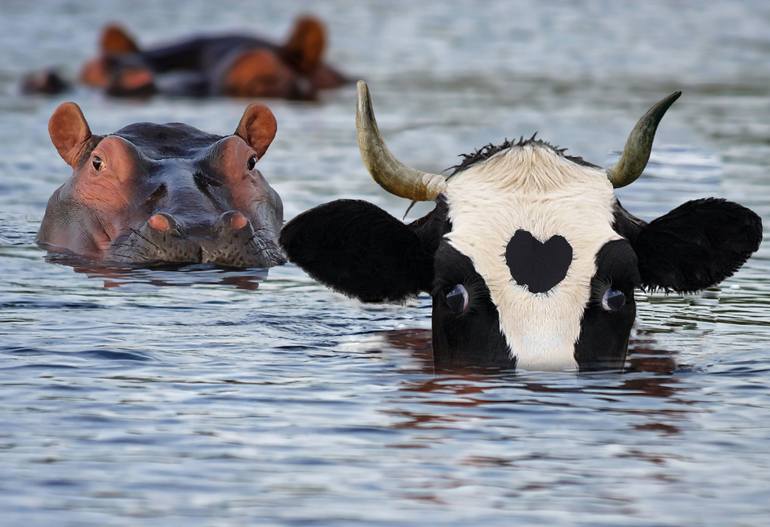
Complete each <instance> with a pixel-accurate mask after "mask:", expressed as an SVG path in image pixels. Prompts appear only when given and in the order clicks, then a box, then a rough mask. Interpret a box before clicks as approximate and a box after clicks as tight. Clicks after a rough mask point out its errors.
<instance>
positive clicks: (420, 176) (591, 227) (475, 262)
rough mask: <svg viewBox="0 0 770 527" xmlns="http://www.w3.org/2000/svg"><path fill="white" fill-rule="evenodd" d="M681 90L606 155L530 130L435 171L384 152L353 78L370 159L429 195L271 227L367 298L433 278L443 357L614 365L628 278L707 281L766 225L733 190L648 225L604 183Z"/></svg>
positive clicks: (640, 154) (531, 365) (406, 193)
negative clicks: (604, 162) (528, 135)
mask: <svg viewBox="0 0 770 527" xmlns="http://www.w3.org/2000/svg"><path fill="white" fill-rule="evenodd" d="M678 95H679V94H678V93H677V94H674V95H672V96H670V97H668V98H666V99H664V100H663V101H661V103H659V104H657V105H655V106H654V107H653V108H651V109H650V111H649V112H648V113H647V114H646V115H645V116H644V117H643V118H642V119H641V120H640V122H639V123H638V124H637V126H636V128H635V129H634V131H633V132H632V134H631V137H630V138H629V141H628V143H627V144H626V148H625V150H624V153H623V155H622V156H621V159H620V161H619V162H618V164H617V165H615V166H614V167H612V168H611V169H609V170H604V169H601V168H599V167H597V166H595V165H592V164H590V163H587V162H585V161H583V160H582V159H580V158H577V157H572V156H567V155H566V154H565V152H564V150H561V149H557V148H555V147H553V146H551V145H549V144H548V143H545V142H543V141H540V140H537V139H535V138H534V137H533V138H532V139H528V140H524V139H522V140H519V141H518V142H514V143H511V142H508V141H506V142H505V143H503V144H502V145H499V146H488V147H485V148H483V149H481V150H479V151H477V152H475V153H474V154H471V155H469V156H465V159H464V161H463V162H462V163H461V164H460V165H459V166H458V167H456V170H455V173H454V174H453V175H451V176H450V177H448V178H445V177H443V176H440V175H434V174H427V173H423V172H419V171H416V170H414V169H411V168H408V167H405V166H403V165H402V164H400V163H399V162H398V161H397V160H396V159H395V158H394V157H393V156H392V155H391V154H390V152H389V151H388V150H387V147H386V146H385V145H384V143H383V142H382V140H381V138H380V137H379V132H378V130H377V127H376V122H375V121H374V115H373V112H372V109H371V103H370V100H369V96H368V91H367V89H366V86H365V85H362V84H360V85H359V112H358V118H357V123H358V128H359V145H360V147H361V151H362V155H363V158H364V161H365V164H366V165H367V166H368V168H369V170H370V172H371V173H372V175H373V176H374V178H375V180H377V181H378V182H379V183H380V184H381V185H382V186H383V187H385V188H386V189H387V190H389V191H390V192H392V193H394V194H397V195H400V196H403V197H407V198H411V199H422V200H427V199H434V200H436V203H437V205H436V208H435V209H434V210H433V211H432V212H431V213H430V214H428V215H427V216H425V217H424V218H421V219H420V220H417V221H416V222H414V223H412V224H410V225H404V224H403V223H402V222H400V221H398V220H396V219H395V218H393V217H391V216H390V215H388V214H387V213H385V212H384V211H382V210H381V209H378V208H377V207H375V206H373V205H371V204H368V203H365V202H360V201H350V200H339V201H336V202H332V203H329V204H326V205H322V206H321V207H318V208H316V209H313V210H310V211H308V212H306V213H304V214H302V215H300V216H298V217H297V218H295V219H294V220H293V221H292V222H290V223H289V224H287V225H286V227H285V228H284V230H283V232H282V235H281V242H282V244H283V245H284V247H285V248H286V251H287V253H288V255H289V258H290V259H291V260H292V261H294V262H296V263H297V264H298V265H300V266H301V267H303V268H304V269H306V270H307V271H308V272H309V273H310V274H311V275H313V276H314V277H316V278H317V279H319V280H320V281H322V282H324V283H326V284H329V285H331V286H332V287H334V288H335V289H338V290H340V291H342V292H344V293H346V294H349V295H352V296H355V297H357V298H360V299H362V300H364V301H372V302H381V301H398V300H403V299H404V298H406V297H408V296H410V295H415V294H417V293H419V292H420V291H426V292H430V294H431V295H432V297H433V311H432V325H433V347H434V357H435V360H436V362H437V363H438V365H439V366H442V365H450V364H451V365H455V364H472V365H480V366H486V365H498V366H499V365H502V366H516V367H519V368H524V369H539V370H544V369H545V370H552V369H563V368H575V367H579V368H581V369H595V368H607V367H613V368H615V367H621V366H622V364H623V363H624V360H625V354H626V349H627V346H628V337H629V334H630V331H631V327H632V325H633V322H634V318H635V314H636V306H635V302H634V290H635V289H636V288H637V287H643V288H648V289H656V288H660V289H664V290H673V291H697V290H700V289H703V288H705V287H709V286H711V285H714V284H716V283H718V282H719V281H721V280H723V279H724V278H725V277H727V276H729V275H730V274H732V273H733V272H734V271H735V270H736V269H737V268H738V267H740V265H741V264H743V262H744V261H745V260H746V259H747V258H748V257H749V255H750V254H751V253H752V252H754V251H755V250H756V249H757V247H758V245H759V241H760V239H761V232H762V228H761V221H760V219H759V217H758V216H757V215H756V214H754V213H753V212H751V211H750V210H748V209H746V208H744V207H741V206H740V205H737V204H734V203H729V202H726V201H723V200H717V199H706V200H697V201H692V202H688V203H686V204H684V205H682V206H680V207H678V208H677V209H675V210H673V211H671V212H670V213H669V214H666V215H665V216H662V217H661V218H658V219H656V220H654V221H652V222H650V223H649V224H648V223H645V222H643V221H641V220H639V219H637V218H635V217H633V216H632V215H630V214H629V213H628V212H626V211H625V210H624V209H623V207H622V206H621V205H620V203H619V202H618V200H617V198H616V197H615V194H614V191H613V188H614V187H617V186H622V185H625V184H628V183H630V182H631V181H633V180H634V179H636V178H637V177H638V176H639V175H640V174H641V172H642V170H643V169H644V165H645V164H646V161H647V159H648V157H649V152H650V148H651V146H652V139H653V135H654V132H655V129H656V127H657V124H658V122H659V120H660V118H661V117H662V115H663V113H665V111H666V109H667V108H668V107H669V106H670V105H671V104H672V103H673V101H674V100H675V99H676V98H677V97H678Z"/></svg>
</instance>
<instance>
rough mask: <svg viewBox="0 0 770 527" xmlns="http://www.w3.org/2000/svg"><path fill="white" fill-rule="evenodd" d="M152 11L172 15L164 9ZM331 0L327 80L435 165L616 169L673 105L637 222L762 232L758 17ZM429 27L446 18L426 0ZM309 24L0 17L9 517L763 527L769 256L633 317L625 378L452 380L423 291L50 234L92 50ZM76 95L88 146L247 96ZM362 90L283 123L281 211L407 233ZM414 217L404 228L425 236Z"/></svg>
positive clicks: (3, 435)
mask: <svg viewBox="0 0 770 527" xmlns="http://www.w3.org/2000/svg"><path fill="white" fill-rule="evenodd" d="M159 4H162V5H159ZM423 4H425V5H422V4H419V3H415V2H408V1H397V2H355V1H352V0H335V1H330V2H324V3H323V4H321V3H316V4H314V5H313V9H317V12H318V13H319V14H320V15H321V16H323V17H324V18H325V19H326V20H327V21H328V22H329V25H330V32H331V49H330V55H331V59H332V60H333V61H334V62H336V63H337V64H340V65H341V66H344V67H345V69H346V70H347V71H350V72H352V73H354V74H357V75H360V76H362V77H364V78H366V79H367V80H368V81H369V82H370V86H371V88H372V91H373V94H374V97H375V104H376V107H377V110H378V117H379V120H380V125H381V128H382V130H383V133H384V134H385V135H386V137H387V139H388V141H389V144H390V146H391V148H392V149H393V151H394V152H396V153H397V154H398V156H399V157H401V158H402V159H403V160H404V161H406V162H408V163H410V164H412V165H415V166H419V167H421V168H424V169H427V170H434V171H438V170H442V169H444V168H446V167H448V166H451V165H453V164H455V162H456V160H457V158H456V156H457V155H458V154H461V153H464V152H467V151H470V150H472V149H475V148H476V147H478V146H481V145H483V144H485V143H488V142H497V141H501V140H502V139H503V138H504V137H513V136H519V135H531V134H532V133H533V132H535V131H539V132H540V135H541V136H542V137H544V138H546V139H548V140H551V141H553V142H554V143H557V144H559V145H562V146H567V147H569V149H570V152H572V153H575V154H580V155H583V156H584V157H585V158H586V159H589V160H591V161H593V162H597V163H605V162H609V161H611V160H612V159H614V157H615V156H616V155H617V151H618V150H619V149H621V148H622V146H623V142H624V141H625V136H626V134H627V133H628V131H629V129H630V127H631V126H632V125H633V123H634V121H635V120H636V119H637V118H638V116H639V115H641V113H642V112H643V111H644V110H645V109H646V108H647V107H648V106H649V105H650V104H652V103H653V102H654V101H656V100H658V99H659V98H661V97H662V96H664V95H666V94H667V93H670V92H671V91H673V90H675V89H682V90H683V91H684V95H683V97H682V98H681V99H680V100H679V101H678V102H677V103H676V105H675V106H674V107H673V108H672V110H671V111H670V112H669V114H668V115H667V116H666V118H665V120H664V122H663V125H661V129H660V132H659V134H658V139H657V141H656V147H655V151H654V153H653V156H652V159H651V162H650V164H649V166H648V170H647V172H646V174H645V175H644V177H643V179H642V180H640V181H638V182H637V183H636V184H634V185H633V186H632V187H630V188H628V189H624V190H623V191H622V192H621V193H620V195H621V198H622V200H623V202H624V204H625V205H626V207H627V208H628V209H629V210H631V211H632V212H634V213H636V214H638V215H640V216H641V217H643V218H645V219H650V218H653V217H655V216H656V215H660V214H663V213H665V212H667V211H668V210H670V209H671V208H673V207H675V206H676V205H678V204H679V203H681V202H683V201H686V200H688V199H694V198H698V197H704V196H722V197H726V198H729V199H733V200H736V201H739V202H741V203H743V204H746V205H747V206H750V207H751V208H753V209H754V210H756V211H757V212H759V213H760V214H761V215H762V217H763V218H764V219H765V223H770V175H769V174H770V124H769V123H770V71H769V69H768V65H770V61H769V60H768V58H769V55H770V36H769V35H770V5H768V4H767V3H766V2H761V1H759V0H757V1H746V2H740V3H738V2H731V3H729V4H724V5H717V3H708V4H704V3H701V2H674V1H671V2H665V1H658V0H655V1H649V2H636V3H633V4H628V3H617V2H610V1H577V2H572V3H562V2H539V1H538V2H536V1H521V2H499V3H495V4H492V3H490V2H486V3H483V4H480V3H478V2H472V1H467V2H449V3H447V2H443V3H430V4H429V3H423ZM428 4H429V5H428ZM307 8H308V6H306V5H304V4H300V3H291V2H275V3H274V4H271V3H268V2H260V1H251V0H250V1H245V0H244V1H241V2H233V3H228V7H227V8H224V7H220V6H217V5H214V4H213V3H211V2H204V1H202V0H195V1H185V2H181V1H174V2H163V3H158V2H150V1H139V2H132V3H131V5H130V7H129V6H128V4H126V3H125V2H119V1H117V0H107V1H102V2H99V3H98V4H96V5H94V4H92V3H91V2H86V1H85V0H68V1H67V2H53V1H52V2H37V3H35V4H34V5H33V4H30V3H29V2H26V1H24V2H23V1H13V0H9V1H6V2H3V4H2V6H0V12H2V16H0V48H2V50H3V56H4V59H3V61H2V65H0V145H2V148H0V152H2V156H0V276H2V279H0V398H1V399H0V421H1V422H2V423H3V425H2V426H0V474H2V475H3V477H2V478H0V524H5V525H20V524H26V525H78V526H83V525H94V526H96V525H98V526H113V525H181V524H184V525H248V524H260V525H308V524H311V525H353V524H356V525H359V524H369V525H393V526H403V525H418V524H420V525H426V524H429V525H447V526H467V525H490V526H494V525H501V526H502V525H506V526H507V525H512V524H522V525H549V526H553V525H586V526H589V525H590V526H600V525H612V526H616V525H645V526H647V525H659V526H663V525H671V526H679V525H715V526H716V525H719V526H721V525H762V524H764V523H766V521H767V517H768V516H769V515H770V506H769V505H768V503H769V502H770V424H769V423H770V395H769V393H768V385H770V366H768V364H770V351H768V349H769V348H770V315H769V314H768V304H769V303H770V302H769V301H768V298H770V297H769V296H768V293H769V292H770V280H769V279H768V276H769V275H770V260H769V257H770V252H769V251H770V249H768V247H763V248H761V249H760V252H759V253H758V254H757V255H756V256H755V257H754V258H752V259H751V261H750V262H749V263H748V264H747V265H746V266H745V267H744V269H743V270H741V271H740V272H739V273H738V274H737V275H736V276H734V277H733V278H731V279H729V280H727V281H726V282H724V283H723V284H722V285H721V286H720V287H718V288H714V289H711V290H708V291H706V292H704V293H702V294H699V295H690V296H686V297H680V296H668V297H667V296H663V295H652V296H646V295H640V300H639V306H638V310H639V316H638V321H637V326H636V328H635V330H634V332H633V335H632V340H633V342H632V347H631V354H630V360H629V368H628V370H629V371H628V372H626V373H624V374H616V373H601V374H592V375H576V374H575V373H572V372H562V373H536V372H522V373H518V374H511V373H506V372H501V373H497V374H491V373H489V374H479V373H467V372H434V371H433V369H432V366H431V361H430V332H429V328H430V299H429V298H427V297H426V296H421V297H420V298H418V299H415V300H412V301H409V302H407V303H406V304H405V305H381V306H377V305H362V304H360V303H358V302H355V301H352V300H349V299H346V298H344V297H342V296H341V295H338V294H335V293H333V292H330V291H329V290H327V289H326V288H324V287H322V286H320V285H319V284H317V283H316V282H314V281H313V280H312V279H310V278H309V277H307V276H306V275H305V274H304V273H303V272H302V271H301V270H299V269H298V268H296V267H294V266H291V265H288V266H284V267H281V268H276V269H272V270H270V272H269V274H268V275H267V277H266V276H265V273H264V272H261V271H258V270H246V271H227V270H223V269H216V268H210V267H196V266H192V267H188V268H185V269H183V270H181V271H169V270H139V271H130V270H128V271H127V270H120V269H109V270H105V269H99V268H96V267H94V266H90V265H87V264H82V263H81V264H78V265H70V263H71V262H69V263H68V262H61V261H59V260H57V259H53V260H51V259H48V258H46V256H45V254H44V252H42V251H41V250H40V249H38V248H37V247H36V245H35V242H34V236H35V232H36V230H37V227H38V224H39V222H40V219H41V218H42V214H43V211H44V209H45V203H46V200H47V199H48V196H49V195H50V194H51V192H52V191H53V190H54V189H55V188H56V186H58V185H59V184H61V182H62V181H64V180H65V178H66V177H68V173H69V171H68V168H67V167H66V166H65V164H64V163H63V162H62V161H61V160H60V159H59V157H58V156H57V155H56V153H55V150H54V149H53V147H52V146H51V145H50V142H49V140H48V137H47V132H46V121H47V119H48V117H49V115H50V114H51V112H52V111H53V109H54V108H55V106H56V105H57V104H58V103H59V102H61V100H63V99H62V98H54V99H49V98H37V97H32V98H24V97H21V96H19V95H18V94H17V93H16V90H15V87H16V84H15V83H16V81H17V79H18V77H19V75H20V74H21V73H22V72H24V71H27V70H29V69H34V68H38V67H43V66H46V65H50V64H61V65H62V66H63V69H64V71H65V72H67V73H69V74H70V75H73V74H74V73H75V72H76V71H77V67H78V65H79V64H80V63H81V61H82V60H83V59H85V58H86V57H87V56H89V54H90V50H92V49H93V47H94V44H95V41H96V38H97V34H98V29H99V28H100V26H101V25H102V24H103V23H105V22H107V21H110V20H116V19H117V20H120V21H122V22H123V23H125V24H126V25H127V26H128V27H129V28H130V29H131V30H133V31H134V32H135V33H136V34H137V36H138V38H139V39H140V41H141V42H158V41H161V40H164V39H169V38H172V37H176V36H179V35H184V34H187V33H189V32H191V31H193V30H195V29H197V28H201V29H203V28H206V29H209V30H212V31H214V30H216V31H221V30H232V29H243V30H248V31H261V32H262V33H263V34H267V35H269V36H272V37H275V38H280V37H281V36H282V35H283V34H284V33H285V32H286V31H287V29H288V27H289V25H290V20H291V18H292V17H293V16H294V15H295V14H297V13H300V12H303V11H304V10H306V9H307ZM68 97H69V98H74V99H75V100H77V101H78V103H79V104H80V105H81V106H82V108H83V110H84V112H85V114H86V117H87V118H88V120H89V122H90V124H91V128H92V129H93V130H94V131H95V132H96V133H103V132H109V131H113V130H115V129H117V128H119V127H121V126H123V125H125V124H128V123H130V122H134V121H138V120H151V121H157V122H167V121H184V122H186V123H189V124H191V125H194V126H198V127H200V128H202V129H204V130H207V131H211V132H216V133H222V134H224V133H229V132H231V131H232V130H234V129H235V126H236V124H237V122H238V119H239V117H240V115H241V113H242V111H243V108H244V107H245V104H246V102H245V101H233V100H223V99H222V100H210V101H191V100H187V99H162V98H156V99H153V100H151V101H149V102H146V101H138V102H137V101H119V100H114V99H109V98H105V97H103V96H101V95H98V94H94V93H91V92H88V91H85V90H81V91H78V92H77V93H76V94H74V95H70V96H68ZM354 98H355V94H354V90H353V88H352V87H350V88H347V89H344V90H341V91H339V92H336V93H333V94H328V95H327V96H325V97H324V100H323V101H322V104H296V103H287V102H281V101H272V102H270V103H269V104H270V106H271V108H272V109H273V110H274V112H275V113H276V115H277V118H278V122H279V133H278V137H277V139H276V141H275V143H274V144H273V146H272V147H271V149H270V150H269V152H268V154H267V156H266V157H265V158H264V160H263V161H262V162H261V164H262V171H263V173H264V174H265V176H266V177H268V179H269V180H270V181H271V183H272V184H273V185H274V186H275V188H276V189H277V190H278V191H279V192H280V194H281V195H282V197H283V199H284V202H285V204H286V211H287V214H286V215H287V219H289V218H291V217H293V216H294V215H296V214H297V213H299V212H301V211H302V210H305V209H307V208H309V207H311V206H314V205H316V204H319V203H323V202H325V201H329V200H331V199H334V198H336V197H343V196H344V197H359V198H365V199H368V200H370V201H373V202H375V203H377V204H379V205H381V206H383V207H385V208H386V209H387V210H388V211H390V212H391V213H393V214H394V215H397V216H399V217H400V216H401V215H402V214H403V212H404V211H405V209H406V206H407V203H405V202H404V201H403V200H398V199H396V198H393V197H389V196H386V195H385V194H384V193H383V192H382V191H380V190H379V189H378V188H377V187H376V186H375V185H374V184H373V183H372V182H371V180H370V179H369V178H368V177H367V176H366V174H365V172H364V170H363V169H362V167H361V165H360V161H359V159H358V152H357V148H356V144H355V137H354V128H353V108H354ZM424 210H425V208H424V207H423V208H421V209H418V210H417V211H416V212H413V213H412V216H413V217H414V215H415V214H419V213H420V212H421V211H424Z"/></svg>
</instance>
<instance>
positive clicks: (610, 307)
mask: <svg viewBox="0 0 770 527" xmlns="http://www.w3.org/2000/svg"><path fill="white" fill-rule="evenodd" d="M625 305H626V295H624V294H623V292H622V291H618V290H617V289H612V288H610V289H607V290H606V291H605V292H604V295H603V296H602V309H604V310H605V311H620V309H621V308H622V307H623V306H625Z"/></svg>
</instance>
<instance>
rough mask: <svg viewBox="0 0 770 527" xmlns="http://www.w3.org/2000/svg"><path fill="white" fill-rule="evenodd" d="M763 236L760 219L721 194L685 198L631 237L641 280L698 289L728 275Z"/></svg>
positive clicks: (665, 287) (656, 286)
mask: <svg viewBox="0 0 770 527" xmlns="http://www.w3.org/2000/svg"><path fill="white" fill-rule="evenodd" d="M761 241H762V220H761V219H760V218H759V216H757V215H756V214H755V213H754V212H752V211H751V210H749V209H747V208H745V207H742V206H741V205H738V204H737V203H732V202H730V201H725V200H723V199H715V198H707V199H698V200H694V201H688V202H687V203H685V204H683V205H680V206H679V207H677V208H675V209H674V210H672V211H671V212H669V213H668V214H666V215H664V216H661V217H660V218H658V219H656V220H653V221H651V222H650V223H649V224H647V225H644V226H643V227H642V228H641V230H640V232H639V234H638V235H637V237H636V239H635V240H633V241H632V243H631V244H632V246H633V248H634V251H636V254H637V257H638V258H639V274H640V275H641V278H642V285H643V286H644V287H645V288H649V289H663V290H673V291H678V292H686V293H689V292H694V291H700V290H701V289H705V288H707V287H711V286H713V285H716V284H718V283H719V282H721V281H722V280H724V279H725V278H727V277H729V276H730V275H732V274H733V273H734V272H735V271H737V270H738V268H739V267H740V266H741V265H743V263H744V262H745V261H746V260H747V259H748V258H749V256H751V254H752V253H753V252H754V251H756V250H757V248H759V243H760V242H761Z"/></svg>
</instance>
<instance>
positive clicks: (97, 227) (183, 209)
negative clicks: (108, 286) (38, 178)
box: [38, 103, 285, 267]
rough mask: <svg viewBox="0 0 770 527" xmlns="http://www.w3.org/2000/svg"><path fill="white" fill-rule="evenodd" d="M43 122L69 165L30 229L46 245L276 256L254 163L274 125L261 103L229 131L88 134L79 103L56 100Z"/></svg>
mask: <svg viewBox="0 0 770 527" xmlns="http://www.w3.org/2000/svg"><path fill="white" fill-rule="evenodd" d="M49 132H50V135H51V140H52V142H53V144H54V146H55V147H56V149H57V150H58V152H59V154H60V155H61V157H62V158H63V159H64V160H65V161H66V162H67V163H68V164H69V165H70V166H71V167H72V168H73V175H72V177H71V178H70V179H69V180H68V181H67V182H66V183H64V184H63V185H62V186H61V187H59V188H58V189H57V190H56V191H55V192H54V193H53V195H52V196H51V198H50V200H49V202H48V207H47V208H46V212H45V217H44V218H43V222H42V225H41V226H40V231H39V232H38V242H39V243H40V245H41V246H43V247H44V248H46V249H48V250H49V251H53V252H65V253H74V254H77V255H81V256H84V257H86V258H89V259H93V260H96V261H101V262H107V263H116V264H132V265H144V266H146V265H157V264H164V263H173V264H184V263H214V264H218V265H223V266H228V267H271V266H274V265H279V264H282V263H284V261H285V258H284V255H283V253H282V251H281V249H280V248H279V247H278V245H277V243H276V239H277V235H278V232H279V231H280V228H281V225H282V223H283V204H282V202H281V199H280V197H279V196H278V194H277V193H276V192H275V191H274V190H273V189H272V188H271V187H270V185H269V184H268V182H267V181H266V180H265V178H264V177H263V176H262V174H261V173H260V171H259V170H258V169H257V162H258V160H259V159H260V158H261V157H262V156H263V155H264V153H265V152H266V150H267V148H268V146H269V145H270V143H271V142H272V140H273V138H274V136H275V132H276V121H275V117H274V116H273V114H272V112H271V111H270V110H269V109H268V108H267V107H266V106H263V105H259V104H252V105H250V106H249V107H248V108H247V109H246V111H245V112H244V114H243V117H242V118H241V121H240V123H239V124H238V127H237V128H236V130H235V133H234V134H233V135H230V136H219V135H213V134H209V133H206V132H202V131H200V130H198V129H196V128H193V127H191V126H188V125H185V124H181V123H170V124H153V123H136V124H131V125H129V126H126V127H124V128H121V129H120V130H118V131H117V132H115V133H112V134H109V135H105V136H97V135H93V134H92V133H91V130H90V129H89V127H88V123H87V122H86V120H85V118H84V116H83V114H82V112H81V111H80V108H79V107H78V106H77V105H76V104H74V103H64V104H62V105H61V106H59V107H58V108H57V109H56V111H55V112H54V114H53V115H52V116H51V119H50V121H49Z"/></svg>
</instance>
